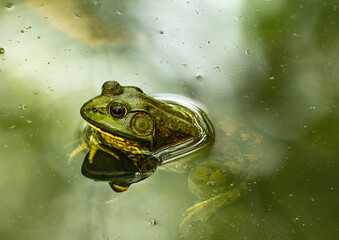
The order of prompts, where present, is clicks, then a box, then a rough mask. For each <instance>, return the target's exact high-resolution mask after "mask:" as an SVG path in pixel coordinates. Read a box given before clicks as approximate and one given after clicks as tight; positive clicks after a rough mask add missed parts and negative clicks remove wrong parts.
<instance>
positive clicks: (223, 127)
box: [70, 81, 262, 227]
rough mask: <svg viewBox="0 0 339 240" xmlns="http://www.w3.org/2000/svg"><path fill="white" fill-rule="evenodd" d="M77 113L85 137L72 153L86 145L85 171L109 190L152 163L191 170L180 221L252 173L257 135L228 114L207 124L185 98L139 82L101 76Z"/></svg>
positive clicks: (203, 215)
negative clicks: (191, 200)
mask: <svg viewBox="0 0 339 240" xmlns="http://www.w3.org/2000/svg"><path fill="white" fill-rule="evenodd" d="M80 114H81V116H82V117H83V118H84V120H85V122H86V123H87V126H86V127H85V128H84V130H83V135H84V143H83V144H82V145H80V146H79V147H78V148H77V149H76V150H74V151H73V152H72V154H71V155H70V159H71V158H73V157H74V156H75V155H76V154H77V153H78V152H80V151H82V150H84V149H89V152H88V153H87V155H86V157H85V159H84V162H83V165H82V173H83V175H84V176H86V177H88V178H92V179H94V180H97V181H109V184H110V186H111V188H112V189H113V190H114V191H116V192H123V191H126V190H127V189H128V188H129V187H130V185H131V184H134V183H136V182H139V181H141V180H143V179H145V178H148V177H150V176H151V175H152V174H153V173H154V172H155V171H156V169H157V168H158V167H162V166H163V167H166V168H167V169H172V170H173V169H175V171H177V172H183V171H186V172H188V173H189V175H188V187H189V189H190V191H191V192H192V194H193V195H194V196H196V197H197V198H198V199H199V202H198V203H196V204H194V205H193V206H192V207H190V208H188V209H187V210H186V216H185V218H184V219H183V221H182V222H181V224H180V227H181V226H183V225H185V224H187V223H188V222H190V221H201V222H207V221H208V219H209V218H210V217H211V216H212V215H213V214H214V213H215V212H216V211H217V210H218V209H219V208H221V207H223V206H226V205H228V204H231V203H233V202H235V201H236V200H237V199H239V198H241V197H242V196H243V195H245V194H246V193H247V192H248V191H249V189H250V187H249V184H250V182H251V181H253V179H255V178H256V175H255V173H254V172H255V169H256V168H257V164H258V159H259V158H260V154H258V151H257V149H256V148H257V146H259V145H260V144H261V141H262V136H261V135H260V134H257V133H255V132H254V131H251V130H249V129H247V128H246V127H245V125H242V124H239V122H237V121H234V120H232V119H231V118H227V117H226V118H223V119H221V120H220V121H217V124H212V122H211V120H210V118H209V117H208V115H207V113H206V111H205V110H203V108H202V107H201V106H199V105H198V104H196V103H195V102H192V101H189V100H188V99H183V100H180V101H178V100H177V99H176V98H170V97H167V98H164V97H161V96H154V97H152V96H150V95H147V94H145V93H144V92H143V91H142V90H141V89H140V88H138V87H135V86H121V85H120V84H119V83H118V82H117V81H107V82H105V83H104V84H103V86H102V91H101V94H100V95H98V96H96V97H94V98H92V99H90V100H89V101H87V102H86V103H84V104H83V106H82V107H81V110H80ZM215 127H216V129H217V131H215ZM202 153H203V154H202Z"/></svg>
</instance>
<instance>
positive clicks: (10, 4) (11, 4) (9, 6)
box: [6, 3, 14, 9]
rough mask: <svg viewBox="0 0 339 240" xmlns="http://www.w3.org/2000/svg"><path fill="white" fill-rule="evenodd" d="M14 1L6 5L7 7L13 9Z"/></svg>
mask: <svg viewBox="0 0 339 240" xmlns="http://www.w3.org/2000/svg"><path fill="white" fill-rule="evenodd" d="M13 5H14V4H13V3H8V4H7V5H6V8H8V9H11V8H12V7H13Z"/></svg>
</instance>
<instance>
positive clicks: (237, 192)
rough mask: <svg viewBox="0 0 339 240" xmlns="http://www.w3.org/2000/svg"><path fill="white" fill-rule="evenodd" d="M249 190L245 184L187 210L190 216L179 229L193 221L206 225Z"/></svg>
mask: <svg viewBox="0 0 339 240" xmlns="http://www.w3.org/2000/svg"><path fill="white" fill-rule="evenodd" d="M247 189H248V187H247V183H246V182H244V183H241V184H239V185H238V186H236V187H235V188H233V189H231V190H229V191H227V192H224V193H221V194H218V195H216V196H214V197H212V198H209V199H207V200H205V201H202V202H199V203H197V204H195V205H193V206H192V207H190V208H188V209H186V212H187V213H188V214H187V216H186V217H185V218H184V220H183V221H182V222H181V223H180V225H179V227H180V228H181V227H182V226H184V225H185V224H186V223H188V222H189V221H191V220H193V221H194V222H196V221H201V222H202V223H206V222H207V221H208V220H209V219H210V218H211V217H212V216H213V215H214V214H215V213H216V212H217V211H219V209H220V208H221V207H223V206H225V205H228V204H231V203H233V202H235V201H236V200H238V199H239V198H240V197H241V196H242V195H243V194H244V192H246V191H247Z"/></svg>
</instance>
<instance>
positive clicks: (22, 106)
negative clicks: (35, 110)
mask: <svg viewBox="0 0 339 240" xmlns="http://www.w3.org/2000/svg"><path fill="white" fill-rule="evenodd" d="M19 108H20V109H21V110H24V109H26V108H27V106H26V105H25V104H22V105H21V106H19Z"/></svg>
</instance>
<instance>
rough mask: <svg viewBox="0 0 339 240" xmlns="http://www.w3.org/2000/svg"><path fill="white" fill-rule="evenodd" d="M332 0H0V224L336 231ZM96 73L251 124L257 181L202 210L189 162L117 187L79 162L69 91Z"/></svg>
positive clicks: (6, 233)
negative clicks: (191, 211) (256, 138)
mask: <svg viewBox="0 0 339 240" xmlns="http://www.w3.org/2000/svg"><path fill="white" fill-rule="evenodd" d="M337 7H338V4H337V3H336V2H335V1H331V0H326V1H320V0H316V1H307V2H305V1H301V0H297V1H292V0H285V1H234V2H232V1H225V2H224V1H160V2H159V1H157V2H155V1H116V2H112V1H108V0H104V1H80V0H77V1H68V0H67V1H66V0H62V1H55V2H54V1H44V0H25V1H23V0H22V1H3V0H1V1H0V129H1V134H0V156H1V163H0V172H1V174H0V187H1V190H2V194H1V198H0V199H1V200H0V213H1V214H0V238H1V239H46V238H48V239H179V238H185V239H198V238H203V239H336V237H337V236H338V234H339V218H338V215H339V207H338V197H339V192H338V188H339V177H338V170H339V162H338V158H339V151H338V148H337V145H338V144H339V125H338V122H339V111H338V94H339V83H338V71H337V69H338V67H339V66H338V53H339V51H338V48H339V47H338V43H339V41H338V36H339V35H338V29H339V28H338V9H337ZM106 80H118V81H119V82H120V83H121V84H122V85H135V86H138V87H140V88H141V89H143V90H144V92H146V93H156V92H158V93H165V92H166V93H175V94H181V95H184V96H187V97H190V98H193V99H195V100H196V101H199V102H201V103H203V104H204V105H205V107H206V108H207V109H208V110H209V113H210V116H211V118H212V120H213V121H214V124H220V123H221V124H222V119H223V117H224V116H228V117H230V118H232V119H234V120H235V121H241V122H245V123H246V125H247V126H248V127H250V128H252V129H255V130H256V131H257V132H259V133H260V134H262V135H263V136H264V142H265V144H263V145H262V152H263V153H262V159H263V160H264V161H263V163H262V165H261V166H260V167H259V169H258V176H259V179H258V181H256V182H254V183H253V185H252V187H251V191H250V192H249V193H248V194H247V195H245V196H243V197H242V198H241V199H239V200H238V201H236V202H235V203H232V204H230V205H228V206H225V207H223V208H221V209H220V210H219V211H218V212H217V214H215V215H213V217H212V218H211V219H209V221H207V222H206V223H202V222H199V221H192V222H190V223H189V224H187V225H185V226H182V227H181V228H179V225H180V223H181V222H182V220H183V219H184V217H185V216H186V215H187V214H186V213H185V210H186V209H187V208H189V207H191V206H192V205H193V204H195V203H198V202H199V201H200V200H198V199H197V198H196V197H195V196H194V195H193V194H192V193H191V192H190V191H189V188H188V183H187V175H188V173H177V172H171V171H167V170H168V169H166V166H164V167H163V168H159V169H158V170H157V171H156V173H155V174H154V175H152V176H151V177H149V178H148V179H146V180H144V181H142V182H140V183H137V184H134V185H132V186H131V188H130V189H129V190H128V191H127V192H125V193H122V194H117V193H114V192H113V191H111V190H110V188H109V186H108V184H105V183H97V182H94V181H92V180H90V179H86V178H85V177H83V176H82V175H81V173H80V169H81V164H82V160H83V157H84V155H85V152H83V153H81V154H79V155H78V156H76V158H75V159H74V160H73V162H72V163H71V165H68V164H67V158H68V154H69V153H70V152H72V150H73V149H74V148H75V147H76V146H77V144H78V142H77V140H78V127H79V126H80V125H81V123H82V119H81V117H80V115H79V109H80V107H81V105H82V104H83V103H84V102H85V101H87V100H88V99H90V98H91V97H93V96H94V95H97V94H99V93H100V87H101V85H102V83H103V82H105V81H106Z"/></svg>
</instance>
